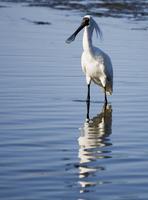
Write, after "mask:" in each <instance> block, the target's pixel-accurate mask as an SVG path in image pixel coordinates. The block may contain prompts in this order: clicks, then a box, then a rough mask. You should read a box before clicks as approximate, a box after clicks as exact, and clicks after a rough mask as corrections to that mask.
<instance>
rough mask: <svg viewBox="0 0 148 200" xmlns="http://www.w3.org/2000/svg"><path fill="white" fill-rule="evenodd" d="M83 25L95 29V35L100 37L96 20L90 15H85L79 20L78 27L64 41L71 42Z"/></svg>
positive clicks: (100, 33)
mask: <svg viewBox="0 0 148 200" xmlns="http://www.w3.org/2000/svg"><path fill="white" fill-rule="evenodd" d="M84 27H88V28H89V29H91V31H93V30H94V29H95V31H96V34H97V36H98V35H99V36H100V38H102V31H101V30H100V28H99V26H98V24H97V23H96V21H95V20H94V19H93V18H92V17H91V16H90V15H86V16H84V17H83V19H82V22H81V24H80V26H79V27H78V29H77V30H76V31H75V32H74V33H73V34H72V35H71V36H70V37H69V38H68V39H67V40H66V43H71V42H73V41H74V40H75V38H76V36H77V34H78V33H79V32H80V31H81V30H82V29H83V28H84Z"/></svg>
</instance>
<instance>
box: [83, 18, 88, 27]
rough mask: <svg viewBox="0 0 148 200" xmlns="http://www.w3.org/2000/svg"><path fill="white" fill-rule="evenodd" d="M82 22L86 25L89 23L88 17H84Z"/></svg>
mask: <svg viewBox="0 0 148 200" xmlns="http://www.w3.org/2000/svg"><path fill="white" fill-rule="evenodd" d="M84 22H85V24H86V25H87V26H88V25H89V18H87V17H85V18H84Z"/></svg>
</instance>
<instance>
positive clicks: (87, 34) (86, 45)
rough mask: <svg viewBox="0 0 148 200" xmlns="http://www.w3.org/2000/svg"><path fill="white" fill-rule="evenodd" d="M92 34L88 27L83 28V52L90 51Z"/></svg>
mask: <svg viewBox="0 0 148 200" xmlns="http://www.w3.org/2000/svg"><path fill="white" fill-rule="evenodd" d="M92 33H93V30H92V29H90V28H89V27H85V29H84V34H83V50H84V51H92Z"/></svg>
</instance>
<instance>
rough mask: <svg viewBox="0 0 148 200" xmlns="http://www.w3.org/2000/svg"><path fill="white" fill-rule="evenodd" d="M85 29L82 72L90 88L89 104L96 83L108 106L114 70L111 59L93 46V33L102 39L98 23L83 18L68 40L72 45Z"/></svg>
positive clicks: (90, 18) (86, 17)
mask: <svg viewBox="0 0 148 200" xmlns="http://www.w3.org/2000/svg"><path fill="white" fill-rule="evenodd" d="M83 28H84V34H83V53H82V57H81V65H82V70H83V72H84V73H85V75H86V82H87V86H88V92H87V102H90V84H91V82H94V83H95V84H97V85H99V86H100V87H101V88H102V89H103V91H104V99H105V104H106V105H107V95H111V94H112V92H113V68H112V63H111V59H110V57H109V56H108V55H107V54H106V53H105V52H103V51H102V50H101V49H99V48H97V47H95V46H93V44H92V35H93V31H94V30H95V31H96V34H97V36H98V34H99V36H100V38H101V37H102V32H101V30H100V28H99V26H98V24H97V23H96V21H95V20H94V19H93V18H92V17H91V16H90V15H86V16H84V17H83V20H82V23H81V25H80V26H79V28H78V29H77V30H76V31H75V32H74V33H73V34H72V35H71V36H70V37H69V38H68V39H67V40H66V43H71V42H72V41H74V40H75V37H76V35H77V34H78V33H79V32H80V31H81V30H82V29H83Z"/></svg>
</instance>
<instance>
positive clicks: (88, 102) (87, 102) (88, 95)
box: [86, 84, 90, 121]
mask: <svg viewBox="0 0 148 200" xmlns="http://www.w3.org/2000/svg"><path fill="white" fill-rule="evenodd" d="M86 104H87V116H86V117H87V120H88V121H89V109H90V84H88V91H87V100H86Z"/></svg>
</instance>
